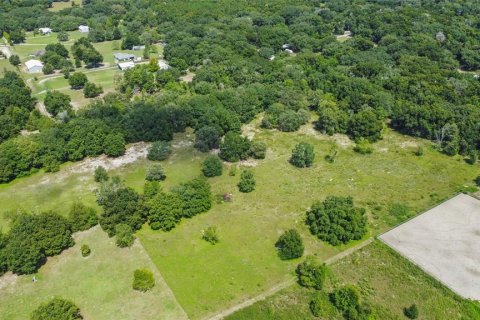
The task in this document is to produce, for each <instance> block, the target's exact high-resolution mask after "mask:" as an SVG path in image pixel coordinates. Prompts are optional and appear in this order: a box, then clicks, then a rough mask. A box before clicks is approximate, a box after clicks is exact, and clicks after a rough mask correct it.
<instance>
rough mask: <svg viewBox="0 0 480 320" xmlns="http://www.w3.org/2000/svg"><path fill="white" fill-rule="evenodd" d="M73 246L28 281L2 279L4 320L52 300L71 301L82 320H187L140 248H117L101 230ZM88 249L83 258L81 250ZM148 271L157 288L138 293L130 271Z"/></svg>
mask: <svg viewBox="0 0 480 320" xmlns="http://www.w3.org/2000/svg"><path fill="white" fill-rule="evenodd" d="M75 242H76V245H75V246H74V247H72V248H70V249H68V250H66V251H64V252H63V253H62V254H61V255H59V256H55V257H51V258H49V259H48V262H47V263H46V265H44V266H43V267H42V268H41V269H40V271H39V273H38V274H37V275H36V277H37V279H38V281H37V282H36V283H33V282H32V276H31V275H30V276H19V277H17V276H14V275H11V274H7V275H4V276H3V277H0V284H1V282H2V279H6V280H4V282H6V283H5V284H4V285H3V286H2V285H0V315H1V318H2V319H9V320H16V319H18V320H24V319H28V318H29V315H30V313H31V312H32V311H33V309H35V308H36V307H37V306H38V305H39V304H41V303H43V302H45V301H48V300H49V299H51V298H52V297H54V296H55V297H62V298H65V299H70V300H72V301H75V304H77V305H78V306H79V308H80V309H81V311H82V314H83V315H84V318H85V319H86V320H103V319H105V320H111V319H113V318H115V319H122V320H128V319H130V320H140V319H145V320H147V319H186V318H187V317H186V315H185V313H184V312H183V310H182V309H181V307H180V306H179V305H178V304H177V302H176V301H175V297H174V296H173V295H172V292H171V291H170V289H169V288H168V287H167V286H166V284H165V282H164V281H163V279H162V277H161V275H160V274H159V272H158V270H157V269H156V268H155V266H154V265H153V264H152V262H151V260H150V258H149V257H148V255H147V254H146V253H145V251H144V250H143V247H142V246H141V244H140V243H139V242H138V240H137V241H136V242H135V244H134V245H133V246H132V247H131V248H126V249H125V248H123V249H122V248H118V247H117V246H116V245H115V243H114V239H113V238H108V236H107V235H106V233H105V232H103V231H102V230H101V228H100V227H99V226H97V227H94V228H92V229H90V230H88V231H85V232H81V233H77V234H75ZM82 244H87V245H89V246H90V248H91V249H92V253H91V255H90V256H89V257H87V258H83V257H82V256H81V254H80V246H81V245H82ZM138 268H148V269H150V270H152V271H153V272H154V274H155V282H156V285H155V287H154V288H153V289H152V290H151V291H149V292H147V293H141V292H138V291H134V290H133V289H132V279H133V271H134V270H135V269H138Z"/></svg>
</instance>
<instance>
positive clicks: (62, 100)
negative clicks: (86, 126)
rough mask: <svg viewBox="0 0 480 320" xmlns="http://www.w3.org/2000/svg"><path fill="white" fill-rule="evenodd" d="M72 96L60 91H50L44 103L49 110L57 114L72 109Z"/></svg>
mask: <svg viewBox="0 0 480 320" xmlns="http://www.w3.org/2000/svg"><path fill="white" fill-rule="evenodd" d="M71 101H72V100H71V98H70V96H69V95H66V94H64V93H61V92H59V91H48V92H47V95H46V96H45V100H44V101H43V103H44V104H45V108H46V109H47V111H48V112H49V113H50V114H52V115H54V116H56V115H57V114H59V113H60V112H63V111H67V112H69V111H70V110H71V109H72V106H71V104H70V102H71Z"/></svg>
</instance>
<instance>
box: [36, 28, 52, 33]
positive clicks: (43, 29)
mask: <svg viewBox="0 0 480 320" xmlns="http://www.w3.org/2000/svg"><path fill="white" fill-rule="evenodd" d="M38 30H40V32H43V33H46V32H52V29H50V28H38Z"/></svg>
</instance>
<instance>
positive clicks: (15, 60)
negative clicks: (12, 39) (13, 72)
mask: <svg viewBox="0 0 480 320" xmlns="http://www.w3.org/2000/svg"><path fill="white" fill-rule="evenodd" d="M8 61H10V64H11V65H12V66H14V67H16V66H19V65H20V63H21V61H20V57H19V56H18V55H16V54H12V55H11V56H10V58H8Z"/></svg>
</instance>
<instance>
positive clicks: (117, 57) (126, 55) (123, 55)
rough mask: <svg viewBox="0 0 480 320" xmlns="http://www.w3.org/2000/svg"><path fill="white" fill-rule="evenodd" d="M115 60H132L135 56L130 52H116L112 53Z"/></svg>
mask: <svg viewBox="0 0 480 320" xmlns="http://www.w3.org/2000/svg"><path fill="white" fill-rule="evenodd" d="M113 57H114V58H115V61H134V60H135V56H134V55H133V54H131V53H123V52H116V53H114V54H113Z"/></svg>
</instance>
